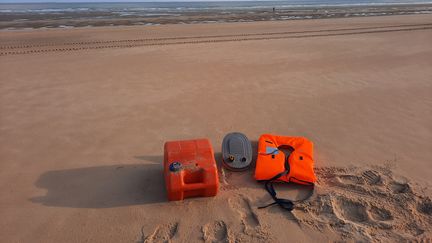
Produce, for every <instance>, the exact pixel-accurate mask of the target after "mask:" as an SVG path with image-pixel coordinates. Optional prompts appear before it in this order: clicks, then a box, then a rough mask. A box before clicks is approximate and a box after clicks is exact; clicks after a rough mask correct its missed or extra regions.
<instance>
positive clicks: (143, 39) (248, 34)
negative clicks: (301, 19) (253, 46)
mask: <svg viewBox="0 0 432 243" xmlns="http://www.w3.org/2000/svg"><path fill="white" fill-rule="evenodd" d="M420 26H432V24H430V23H425V24H407V25H388V26H376V27H359V28H339V29H323V30H306V31H282V32H264V33H244V34H235V35H232V34H231V35H204V36H177V37H156V38H139V39H126V40H106V41H103V40H101V41H81V42H64V43H61V42H59V43H40V44H21V45H6V46H0V50H6V49H23V48H38V47H50V46H75V45H99V44H118V43H120V44H121V43H131V42H151V41H170V40H184V39H210V38H230V37H247V36H272V35H287V34H306V33H320V32H338V31H356V30H373V29H385V28H403V27H420Z"/></svg>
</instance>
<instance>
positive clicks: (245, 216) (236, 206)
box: [228, 197, 260, 232]
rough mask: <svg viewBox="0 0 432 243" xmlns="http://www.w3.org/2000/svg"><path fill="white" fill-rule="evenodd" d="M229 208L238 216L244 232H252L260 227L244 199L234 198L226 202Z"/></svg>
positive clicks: (247, 200)
mask: <svg viewBox="0 0 432 243" xmlns="http://www.w3.org/2000/svg"><path fill="white" fill-rule="evenodd" d="M228 203H229V205H230V207H231V208H232V209H233V210H234V211H236V212H237V213H238V214H239V215H240V219H241V222H242V224H243V226H244V230H243V231H244V232H246V231H249V230H254V229H255V228H256V227H257V226H259V225H260V222H259V219H258V216H257V215H256V214H255V212H254V211H253V209H252V207H251V205H250V200H249V199H247V198H245V197H234V198H230V199H229V200H228Z"/></svg>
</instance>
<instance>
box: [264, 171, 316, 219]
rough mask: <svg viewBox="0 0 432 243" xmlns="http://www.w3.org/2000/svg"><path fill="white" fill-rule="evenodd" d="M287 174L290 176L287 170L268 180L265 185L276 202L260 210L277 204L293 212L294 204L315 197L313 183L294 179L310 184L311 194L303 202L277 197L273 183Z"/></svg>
mask: <svg viewBox="0 0 432 243" xmlns="http://www.w3.org/2000/svg"><path fill="white" fill-rule="evenodd" d="M286 174H288V171H287V170H285V171H284V172H282V173H279V174H277V175H276V176H275V177H273V178H271V179H270V180H267V181H266V182H265V184H264V186H265V189H266V190H267V192H268V193H269V194H270V196H271V197H272V198H273V200H274V202H273V203H270V204H268V205H265V206H261V207H258V209H262V208H267V207H270V206H273V205H276V204H277V205H279V207H281V208H283V209H285V210H288V211H292V210H293V209H294V202H300V201H304V200H307V199H309V197H311V196H312V195H313V189H314V184H313V183H310V182H306V181H303V180H299V179H296V178H294V179H295V180H297V181H301V182H304V183H309V185H308V186H311V187H312V190H311V193H310V194H309V195H308V196H307V197H306V198H304V199H302V200H296V201H292V200H290V199H286V198H278V197H277V195H276V190H275V189H274V187H273V182H274V180H276V179H278V178H280V177H282V176H284V175H286ZM290 181H291V178H290Z"/></svg>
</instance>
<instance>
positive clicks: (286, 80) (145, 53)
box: [0, 15, 432, 242]
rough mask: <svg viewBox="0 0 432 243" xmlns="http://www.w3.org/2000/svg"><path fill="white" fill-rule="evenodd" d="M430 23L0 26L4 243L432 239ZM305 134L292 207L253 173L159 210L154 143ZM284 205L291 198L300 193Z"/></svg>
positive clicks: (217, 142) (417, 18) (286, 193)
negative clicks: (304, 161) (305, 154)
mask: <svg viewBox="0 0 432 243" xmlns="http://www.w3.org/2000/svg"><path fill="white" fill-rule="evenodd" d="M431 28H432V15H406V16H389V17H366V18H345V19H321V20H299V21H281V22H254V23H229V24H196V25H163V26H146V27H132V26H131V27H99V28H77V29H52V30H20V31H2V32H1V33H0V73H1V74H0V75H1V76H0V80H1V81H0V135H1V136H0V161H1V163H0V191H1V194H0V195H1V197H0V215H1V221H0V235H1V239H0V241H1V242H164V241H165V242H166V241H173V242H200V241H205V242H224V241H225V242H316V241H322V242H324V241H355V240H358V241H384V242H396V241H398V242H400V241H413V240H418V241H422V240H423V241H424V242H428V241H430V240H431V239H432V230H431V229H432V202H431V199H430V198H431V196H432V190H431V189H430V188H431V186H432V179H431V175H432V166H431V163H432V42H431V40H432V29H431ZM233 131H239V132H243V133H245V134H246V135H247V136H248V137H249V139H251V140H252V141H254V147H255V148H256V140H257V139H258V138H259V136H260V134H263V133H274V134H280V135H287V136H305V137H307V138H309V139H310V140H312V141H313V142H314V144H315V159H316V161H315V165H316V173H317V176H318V182H317V185H316V187H315V191H314V195H313V196H312V197H311V198H310V199H309V200H307V201H306V202H302V203H298V204H297V205H296V208H295V209H294V210H293V211H292V212H287V211H284V210H282V209H280V208H279V207H277V206H273V207H270V208H267V209H257V207H258V206H261V205H264V204H267V203H269V202H271V200H270V197H269V195H268V193H267V192H266V191H265V190H264V189H263V185H262V184H260V183H257V182H256V181H254V179H253V168H251V169H250V170H248V171H246V172H230V171H226V170H224V169H222V168H221V169H220V170H219V173H220V181H221V188H220V192H219V194H218V195H217V196H216V197H214V198H196V199H188V200H185V201H181V202H168V201H167V198H166V191H165V188H164V187H165V184H164V180H163V175H162V169H163V168H162V164H161V163H162V160H163V144H164V142H165V141H169V140H181V139H193V138H201V137H207V138H209V139H210V140H211V142H212V144H213V147H214V149H215V152H216V155H215V156H216V159H217V161H218V162H219V163H220V149H221V142H222V139H223V137H224V135H225V134H227V133H229V132H233ZM277 188H278V190H279V194H280V196H283V197H289V198H292V199H296V198H302V197H303V196H304V195H306V194H307V193H308V192H309V191H308V190H307V189H305V188H304V187H301V186H295V185H280V186H278V187H277Z"/></svg>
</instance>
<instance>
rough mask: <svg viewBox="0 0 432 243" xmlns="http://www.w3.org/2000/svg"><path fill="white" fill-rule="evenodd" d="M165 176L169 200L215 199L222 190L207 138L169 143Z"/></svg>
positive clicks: (166, 149)
mask: <svg viewBox="0 0 432 243" xmlns="http://www.w3.org/2000/svg"><path fill="white" fill-rule="evenodd" d="M164 174H165V184H166V189H167V192H168V200H170V201H176V200H183V199H184V198H188V197H212V196H215V195H216V194H217V192H218V189H219V178H218V172H217V166H216V161H215V159H214V153H213V148H212V146H211V144H210V141H209V140H208V139H195V140H185V141H171V142H166V143H165V147H164Z"/></svg>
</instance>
